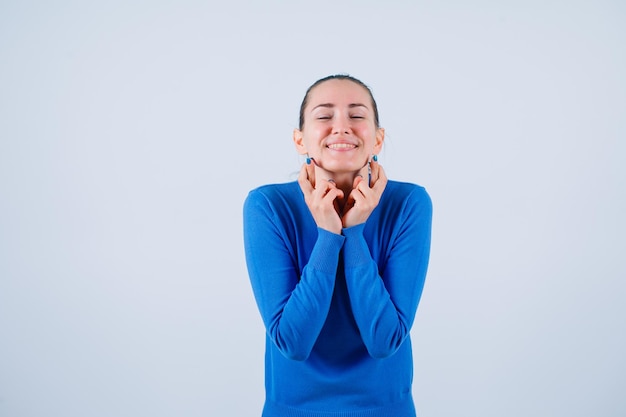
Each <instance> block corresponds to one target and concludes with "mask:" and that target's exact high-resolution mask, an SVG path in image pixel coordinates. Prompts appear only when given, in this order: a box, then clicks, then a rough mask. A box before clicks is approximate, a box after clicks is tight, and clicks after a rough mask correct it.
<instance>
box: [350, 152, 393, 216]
mask: <svg viewBox="0 0 626 417" xmlns="http://www.w3.org/2000/svg"><path fill="white" fill-rule="evenodd" d="M370 167H371V178H370V184H368V181H367V180H365V179H364V178H363V177H362V176H360V175H359V176H357V177H356V178H355V179H354V185H353V187H352V188H353V189H352V192H351V193H350V195H349V196H348V201H347V202H346V205H345V207H344V211H343V217H342V218H341V222H342V225H343V227H344V228H346V227H351V226H356V225H357V224H361V223H365V222H366V221H367V219H368V218H369V216H370V214H372V211H374V209H375V208H376V207H377V206H378V202H379V201H380V197H381V196H382V195H383V191H385V187H386V186H387V176H386V175H385V171H384V170H383V167H381V166H380V165H379V164H378V162H376V161H372V162H371V164H370Z"/></svg>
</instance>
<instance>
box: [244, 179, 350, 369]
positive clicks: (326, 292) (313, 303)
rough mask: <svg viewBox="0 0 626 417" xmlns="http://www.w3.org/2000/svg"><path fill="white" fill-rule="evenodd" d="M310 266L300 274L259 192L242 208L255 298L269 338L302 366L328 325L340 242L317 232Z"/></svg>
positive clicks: (276, 218)
mask: <svg viewBox="0 0 626 417" xmlns="http://www.w3.org/2000/svg"><path fill="white" fill-rule="evenodd" d="M317 232H318V236H317V239H316V241H315V244H314V246H313V250H312V252H311V255H310V257H309V259H308V263H307V264H306V266H304V268H303V270H302V275H301V276H300V271H299V270H298V262H297V253H296V252H297V251H296V249H297V248H295V247H292V243H291V242H290V240H289V239H288V236H287V234H286V232H285V230H284V224H282V223H281V222H280V219H279V216H277V215H276V213H275V211H274V210H273V209H272V207H271V203H270V202H269V201H268V200H267V198H266V197H265V196H264V195H263V194H262V193H261V192H258V191H256V192H252V193H251V194H250V195H249V196H248V198H247V199H246V202H245V205H244V246H245V252H246V262H247V266H248V272H249V275H250V281H251V284H252V289H253V292H254V296H255V298H256V302H257V305H258V307H259V311H260V313H261V317H262V319H263V323H264V324H265V328H266V331H267V334H268V335H269V337H270V339H271V340H272V342H273V343H274V344H275V345H276V346H277V348H278V349H279V350H280V351H281V352H282V353H283V354H284V355H285V356H286V357H288V358H290V359H295V360H305V359H306V358H307V357H308V356H309V354H310V352H311V349H312V348H313V345H314V344H315V342H316V340H317V337H318V335H319V333H320V331H321V329H322V326H323V325H324V322H325V321H326V316H327V315H328V310H329V308H330V301H331V298H332V294H333V290H334V286H335V276H336V273H337V263H338V259H339V251H340V250H341V247H342V245H343V241H344V237H343V236H341V235H337V234H334V233H331V232H328V231H326V230H323V229H320V228H318V229H317Z"/></svg>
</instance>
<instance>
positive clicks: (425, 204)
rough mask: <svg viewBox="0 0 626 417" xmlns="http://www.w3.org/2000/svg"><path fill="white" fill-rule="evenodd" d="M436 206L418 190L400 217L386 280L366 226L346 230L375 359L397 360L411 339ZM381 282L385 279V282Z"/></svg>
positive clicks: (352, 275) (364, 331)
mask: <svg viewBox="0 0 626 417" xmlns="http://www.w3.org/2000/svg"><path fill="white" fill-rule="evenodd" d="M431 218H432V204H431V201H430V198H429V197H428V194H427V193H426V191H425V190H423V189H416V190H414V191H413V192H412V193H411V194H410V195H409V197H408V198H407V200H406V201H405V207H404V208H403V210H402V212H401V215H400V216H399V219H398V220H399V222H400V224H399V225H398V226H397V227H398V228H399V229H398V230H397V232H396V233H395V234H394V238H393V240H391V241H390V245H391V248H389V251H388V252H387V253H388V255H387V256H388V260H387V263H386V266H385V269H384V271H383V274H382V277H381V276H380V275H379V270H378V265H377V264H376V262H375V261H374V260H373V259H372V256H371V255H370V250H369V248H368V245H367V242H366V240H365V238H364V236H363V230H364V225H362V224H361V225H357V226H354V227H351V228H347V229H344V235H345V236H346V242H345V244H344V254H345V273H346V283H347V286H348V292H349V294H350V301H351V303H352V310H353V314H354V318H355V320H356V323H357V326H358V327H359V331H360V332H361V337H362V338H363V342H364V344H365V346H366V347H367V349H368V352H369V353H370V355H371V356H373V357H377V358H384V357H387V356H390V355H392V354H393V353H395V352H396V350H397V349H398V348H399V347H400V345H401V344H402V342H403V341H404V339H405V338H406V337H407V336H408V335H409V332H410V330H411V326H412V325H413V320H414V318H415V312H416V310H417V305H418V303H419V299H420V297H421V294H422V289H423V287H424V280H425V277H426V270H427V267H428V259H429V254H430V233H431ZM381 278H382V279H381Z"/></svg>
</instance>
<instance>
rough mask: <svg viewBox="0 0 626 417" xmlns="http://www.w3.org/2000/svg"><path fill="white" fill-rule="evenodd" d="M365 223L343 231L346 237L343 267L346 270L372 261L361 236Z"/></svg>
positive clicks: (363, 237)
mask: <svg viewBox="0 0 626 417" xmlns="http://www.w3.org/2000/svg"><path fill="white" fill-rule="evenodd" d="M364 229H365V223H361V224H357V225H356V226H352V227H348V228H345V229H343V231H342V233H343V235H344V236H345V237H346V242H345V243H344V245H343V254H344V265H345V267H346V268H355V267H358V266H361V265H364V264H367V263H368V262H370V261H371V260H372V255H371V254H370V250H369V247H368V246H367V242H366V241H365V236H363V230H364Z"/></svg>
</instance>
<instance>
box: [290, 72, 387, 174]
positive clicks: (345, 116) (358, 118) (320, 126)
mask: <svg viewBox="0 0 626 417" xmlns="http://www.w3.org/2000/svg"><path fill="white" fill-rule="evenodd" d="M384 137H385V131H384V129H382V128H377V127H376V123H375V115H374V109H373V107H372V101H371V99H370V95H369V93H368V91H367V90H366V89H365V88H363V87H362V86H360V85H358V84H356V83H354V82H352V81H350V80H338V79H334V80H328V81H325V82H323V83H322V84H319V85H318V86H316V87H314V88H313V89H312V90H311V91H310V93H309V99H308V103H307V105H306V107H305V109H304V125H303V127H302V130H299V129H296V130H294V134H293V140H294V143H295V145H296V149H297V150H298V152H299V153H300V154H307V153H308V154H309V156H310V157H311V158H313V159H315V162H316V164H317V165H318V166H319V167H321V168H322V169H324V170H326V171H329V172H333V173H338V174H341V173H354V172H357V171H359V170H360V169H361V168H363V166H365V165H366V164H367V161H369V158H370V157H371V156H372V155H373V154H377V153H379V152H380V149H381V147H382V144H383V140H384Z"/></svg>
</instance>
